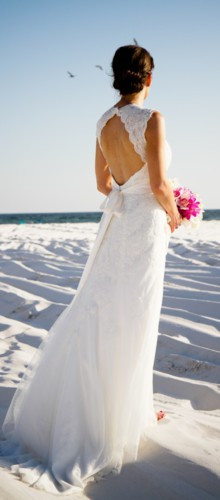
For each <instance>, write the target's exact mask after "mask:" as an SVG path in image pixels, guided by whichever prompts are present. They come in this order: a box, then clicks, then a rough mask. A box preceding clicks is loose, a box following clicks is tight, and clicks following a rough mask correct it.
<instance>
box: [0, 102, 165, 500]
mask: <svg viewBox="0 0 220 500" xmlns="http://www.w3.org/2000/svg"><path fill="white" fill-rule="evenodd" d="M115 114H117V115H118V116H120V117H121V120H122V122H123V123H124V126H125V129H126V130H127V131H128V133H129V138H130V141H131V143H132V144H133V146H134V148H135V150H136V152H137V153H138V154H139V155H140V157H141V158H142V160H143V162H144V164H143V166H142V167H141V168H140V170H138V171H137V172H136V173H135V174H134V175H132V176H131V177H130V178H129V179H128V181H127V182H125V183H124V184H123V185H119V184H117V182H116V180H115V179H114V178H113V186H112V191H111V192H110V194H109V195H108V196H107V197H106V198H105V199H104V201H103V203H102V204H101V207H100V208H101V209H102V210H103V214H102V217H101V220H100V223H99V226H98V231H97V235H96V239H95V242H94V245H93V248H92V250H91V252H90V255H89V257H88V260H87V262H86V265H85V268H84V271H83V274H82V277H81V280H80V282H79V285H78V288H77V290H76V293H75V296H74V298H73V300H72V301H71V302H70V304H69V305H68V306H67V307H66V308H65V309H64V311H63V312H62V313H61V314H60V316H59V317H58V318H57V320H56V321H55V323H54V324H53V325H52V327H51V329H50V330H49V332H48V335H47V338H46V339H45V340H44V341H43V342H42V343H41V344H40V346H39V348H38V349H37V350H36V354H35V355H34V357H33V358H32V360H31V362H30V364H29V366H28V367H27V369H26V371H25V372H24V375H23V377H22V379H21V381H20V383H19V385H18V387H17V389H16V391H15V393H14V396H13V398H12V401H11V403H10V406H9V408H8V410H7V413H6V416H5V420H4V422H3V427H2V431H3V434H4V437H5V440H2V441H1V442H0V454H1V460H2V459H3V460H5V461H8V463H10V467H11V470H12V472H13V473H14V474H16V475H17V476H19V477H20V478H21V479H22V480H23V481H24V482H26V483H28V484H29V485H32V486H33V487H34V488H39V489H43V490H46V491H48V492H51V493H54V494H65V495H69V494H72V493H73V492H76V491H82V490H83V489H84V488H85V486H86V485H87V484H88V483H89V482H91V481H98V480H100V479H102V478H104V477H105V476H106V475H108V474H109V473H110V472H111V473H113V474H119V473H120V471H121V468H122V465H123V463H124V461H125V460H132V461H135V460H136V459H137V455H138V448H139V445H140V441H141V439H147V436H149V435H150V429H151V427H152V426H156V425H157V419H156V413H155V409H154V404H153V365H154V359H155V352H156V345H157V337H158V325H159V318H160V311H161V305H162V298H163V282H164V271H165V260H166V254H167V249H168V244H169V238H170V234H171V231H170V227H169V225H168V223H167V218H166V212H165V210H164V209H163V207H162V206H161V205H160V204H159V202H158V201H157V199H156V197H155V196H154V194H153V192H152V191H151V188H150V182H149V174H148V168H147V162H146V147H147V144H146V140H145V136H144V131H145V129H146V127H147V122H148V119H149V118H150V116H151V114H152V110H149V109H145V108H142V107H140V106H138V105H133V104H131V105H127V106H124V107H123V108H120V109H118V108H116V107H114V106H113V107H112V108H110V109H108V110H107V111H106V112H105V113H104V114H103V115H102V116H101V118H100V119H99V120H98V122H97V129H96V130H97V138H98V140H99V143H100V146H101V131H102V129H103V127H104V126H105V123H107V121H108V120H109V119H110V118H111V117H112V116H114V115H115ZM170 161H171V150H170V147H169V145H168V143H167V142H166V166H167V168H168V166H169V164H170Z"/></svg>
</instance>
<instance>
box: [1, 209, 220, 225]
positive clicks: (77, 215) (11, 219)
mask: <svg viewBox="0 0 220 500" xmlns="http://www.w3.org/2000/svg"><path fill="white" fill-rule="evenodd" d="M101 216H102V212H101V211H99V212H51V213H50V212H47V213H40V212H39V213H27V214H26V213H17V214H0V224H54V223H66V222H74V223H77V222H80V223H83V222H97V223H98V222H99V221H100V219H101ZM203 220H220V209H209V210H205V211H204V213H203Z"/></svg>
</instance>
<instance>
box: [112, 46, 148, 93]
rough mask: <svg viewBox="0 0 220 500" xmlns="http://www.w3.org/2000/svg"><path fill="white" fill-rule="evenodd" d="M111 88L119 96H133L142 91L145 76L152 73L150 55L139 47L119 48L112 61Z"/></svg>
mask: <svg viewBox="0 0 220 500" xmlns="http://www.w3.org/2000/svg"><path fill="white" fill-rule="evenodd" d="M111 67H112V70H113V75H112V76H113V77H114V80H113V87H114V88H115V89H116V90H119V92H120V94H121V95H126V94H133V93H135V92H140V91H141V90H142V89H143V86H144V83H145V81H146V78H147V75H148V74H151V73H152V70H153V68H154V60H153V57H152V56H151V55H150V53H149V52H148V51H147V50H146V49H144V48H143V47H140V46H139V45H124V46H122V47H119V48H118V49H117V50H116V52H115V54H114V57H113V59H112V63H111Z"/></svg>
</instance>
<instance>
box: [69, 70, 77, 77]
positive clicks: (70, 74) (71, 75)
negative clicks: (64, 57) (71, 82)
mask: <svg viewBox="0 0 220 500" xmlns="http://www.w3.org/2000/svg"><path fill="white" fill-rule="evenodd" d="M67 73H68V74H69V76H70V78H74V76H76V75H73V74H72V73H70V71H67Z"/></svg>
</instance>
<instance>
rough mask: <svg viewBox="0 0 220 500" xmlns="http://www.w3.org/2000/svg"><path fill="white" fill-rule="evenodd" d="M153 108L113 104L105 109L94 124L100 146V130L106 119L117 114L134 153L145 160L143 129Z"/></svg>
mask: <svg viewBox="0 0 220 500" xmlns="http://www.w3.org/2000/svg"><path fill="white" fill-rule="evenodd" d="M153 111H154V110H153V109H144V108H141V107H139V106H137V105H136V104H128V105H127V106H123V107H121V108H120V109H119V108H117V107H115V106H113V107H112V108H110V109H109V110H107V111H106V112H105V113H104V114H103V115H102V116H101V118H100V119H99V120H98V122H97V124H96V135H97V138H98V141H99V145H100V148H101V132H102V129H103V127H104V126H105V124H106V123H107V121H108V120H109V119H110V118H111V117H112V116H114V115H115V114H117V115H118V116H120V118H121V120H122V122H123V123H124V126H125V129H126V130H127V132H128V134H129V138H130V141H131V142H132V144H133V146H134V149H135V151H136V153H138V154H139V155H140V157H141V159H142V160H143V161H144V162H146V139H145V130H146V126H147V122H148V120H149V118H150V117H151V115H152V113H153Z"/></svg>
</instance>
